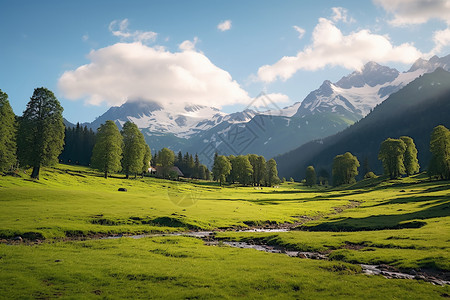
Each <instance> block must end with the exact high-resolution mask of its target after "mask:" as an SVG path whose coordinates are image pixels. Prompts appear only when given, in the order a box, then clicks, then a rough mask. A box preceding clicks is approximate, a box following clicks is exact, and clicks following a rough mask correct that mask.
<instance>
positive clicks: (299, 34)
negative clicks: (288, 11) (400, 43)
mask: <svg viewBox="0 0 450 300" xmlns="http://www.w3.org/2000/svg"><path fill="white" fill-rule="evenodd" d="M292 28H294V29H295V31H297V32H298V38H299V39H302V37H303V36H304V35H305V29H303V28H301V27H298V26H296V25H294V26H292Z"/></svg>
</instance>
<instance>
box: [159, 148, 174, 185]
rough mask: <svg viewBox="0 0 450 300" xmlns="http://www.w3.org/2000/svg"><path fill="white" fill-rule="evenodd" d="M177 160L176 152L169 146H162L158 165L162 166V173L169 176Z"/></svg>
mask: <svg viewBox="0 0 450 300" xmlns="http://www.w3.org/2000/svg"><path fill="white" fill-rule="evenodd" d="M174 162H175V153H173V151H172V150H170V149H168V148H162V149H161V151H160V152H159V153H158V165H159V166H160V167H161V175H162V177H163V178H168V177H169V175H170V171H171V170H172V167H173V164H174Z"/></svg>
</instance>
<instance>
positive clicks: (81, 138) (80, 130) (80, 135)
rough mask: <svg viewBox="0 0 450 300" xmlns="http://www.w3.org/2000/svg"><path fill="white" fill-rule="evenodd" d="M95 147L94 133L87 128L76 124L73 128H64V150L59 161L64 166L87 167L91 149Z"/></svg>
mask: <svg viewBox="0 0 450 300" xmlns="http://www.w3.org/2000/svg"><path fill="white" fill-rule="evenodd" d="M94 145H95V132H94V131H93V130H92V129H91V128H89V129H88V128H87V126H84V127H83V126H81V125H80V123H77V125H76V126H75V127H66V128H65V133H64V149H63V151H62V152H61V154H60V155H59V161H60V162H62V163H65V164H75V165H82V166H89V165H90V163H91V157H92V149H93V148H94Z"/></svg>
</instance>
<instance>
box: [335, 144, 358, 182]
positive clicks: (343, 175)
mask: <svg viewBox="0 0 450 300" xmlns="http://www.w3.org/2000/svg"><path fill="white" fill-rule="evenodd" d="M358 167H359V161H358V159H357V158H356V156H354V155H353V154H351V153H350V152H346V153H345V154H342V155H337V156H336V157H335V158H334V160H333V169H332V176H333V184H334V185H336V186H337V185H341V184H349V183H354V182H355V181H356V180H355V177H356V175H358Z"/></svg>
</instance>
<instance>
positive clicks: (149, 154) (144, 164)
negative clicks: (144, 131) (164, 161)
mask: <svg viewBox="0 0 450 300" xmlns="http://www.w3.org/2000/svg"><path fill="white" fill-rule="evenodd" d="M144 148H145V150H144V159H143V162H142V172H143V173H145V172H147V170H148V168H149V167H150V160H151V159H152V152H151V151H150V147H149V146H148V145H147V143H145V147H144Z"/></svg>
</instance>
